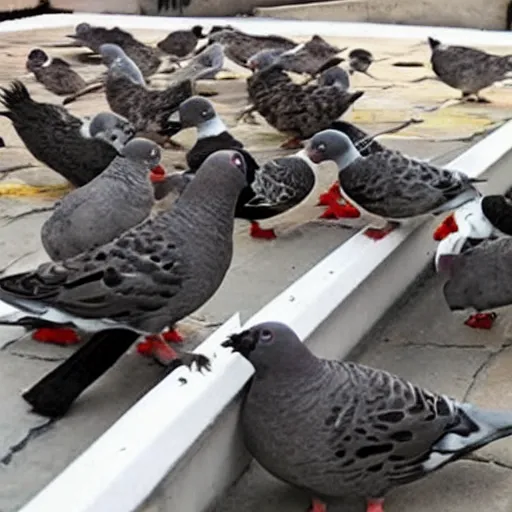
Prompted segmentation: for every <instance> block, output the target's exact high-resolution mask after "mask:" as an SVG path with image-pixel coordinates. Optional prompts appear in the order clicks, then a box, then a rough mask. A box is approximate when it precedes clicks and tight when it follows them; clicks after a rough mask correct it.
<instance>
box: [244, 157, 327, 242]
mask: <svg viewBox="0 0 512 512" xmlns="http://www.w3.org/2000/svg"><path fill="white" fill-rule="evenodd" d="M319 172H323V173H328V172H331V174H333V176H332V178H334V176H335V174H336V170H335V169H333V167H331V170H330V171H329V170H327V169H322V170H320V169H318V167H317V166H316V165H315V164H313V162H311V160H309V159H308V157H307V156H306V153H305V151H304V150H301V151H299V152H298V153H296V154H295V155H292V156H287V157H282V158H275V159H273V160H269V161H268V162H266V163H265V164H264V165H262V166H261V167H260V168H259V169H258V170H257V171H256V172H255V177H254V180H253V181H252V183H251V188H252V189H253V190H254V193H255V196H254V197H253V198H252V199H251V200H249V201H248V203H247V204H246V210H247V211H248V212H249V208H251V207H252V206H257V207H259V208H264V207H266V208H268V210H269V211H271V212H272V215H271V216H269V217H267V219H266V220H265V219H263V220H260V221H259V222H256V221H255V220H252V222H251V231H250V234H251V236H252V237H254V238H263V239H268V240H272V239H274V238H277V236H278V235H280V234H283V233H286V232H289V231H291V230H292V229H294V228H296V227H297V226H299V225H302V224H305V223H307V222H310V221H312V220H314V219H316V218H318V206H319V205H318V195H319V193H318V192H319V187H320V184H319V181H318V174H319ZM249 218H250V217H249Z"/></svg>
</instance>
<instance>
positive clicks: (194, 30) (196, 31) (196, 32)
mask: <svg viewBox="0 0 512 512" xmlns="http://www.w3.org/2000/svg"><path fill="white" fill-rule="evenodd" d="M191 32H192V34H194V35H195V36H196V37H197V38H198V39H202V38H203V37H206V36H205V34H203V27H202V26H201V25H195V26H194V27H192V30H191Z"/></svg>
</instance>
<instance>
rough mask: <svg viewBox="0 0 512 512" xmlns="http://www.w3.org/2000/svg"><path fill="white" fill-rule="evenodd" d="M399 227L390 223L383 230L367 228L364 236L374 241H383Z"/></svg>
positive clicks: (394, 223)
mask: <svg viewBox="0 0 512 512" xmlns="http://www.w3.org/2000/svg"><path fill="white" fill-rule="evenodd" d="M397 227H398V223H396V222H388V223H387V224H386V226H384V227H383V228H367V229H366V230H365V231H364V235H365V236H367V237H368V238H371V239H372V240H382V239H383V238H384V237H386V236H387V235H389V233H391V231H394V230H395V229H396V228H397Z"/></svg>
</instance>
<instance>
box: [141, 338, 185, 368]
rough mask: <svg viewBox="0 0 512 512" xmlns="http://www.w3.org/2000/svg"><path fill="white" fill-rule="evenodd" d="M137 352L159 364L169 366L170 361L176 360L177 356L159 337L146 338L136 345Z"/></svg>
mask: <svg viewBox="0 0 512 512" xmlns="http://www.w3.org/2000/svg"><path fill="white" fill-rule="evenodd" d="M137 352H138V353H139V354H141V355H143V356H146V357H153V358H154V359H156V360H157V361H158V362H159V363H160V364H162V365H164V366H169V364H170V363H171V361H174V360H175V359H177V358H178V354H177V353H176V352H175V351H174V350H173V349H172V348H171V347H170V346H169V344H168V343H167V341H165V340H163V339H162V337H161V336H156V335H152V336H147V337H146V339H145V340H144V341H142V342H140V343H139V344H138V345H137Z"/></svg>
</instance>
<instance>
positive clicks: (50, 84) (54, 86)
mask: <svg viewBox="0 0 512 512" xmlns="http://www.w3.org/2000/svg"><path fill="white" fill-rule="evenodd" d="M34 75H35V77H36V79H37V80H38V81H39V82H41V83H42V84H43V85H44V86H45V87H46V88H47V89H48V90H49V91H50V92H53V93H54V94H58V95H61V94H73V93H76V92H78V91H80V90H81V89H83V88H84V87H85V86H86V82H85V80H84V79H83V78H82V77H81V76H80V75H79V74H78V73H76V72H75V71H74V70H73V69H72V68H71V66H70V65H69V64H68V63H67V62H65V61H63V60H61V59H53V60H52V63H51V64H50V66H48V67H41V68H37V69H35V70H34Z"/></svg>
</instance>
